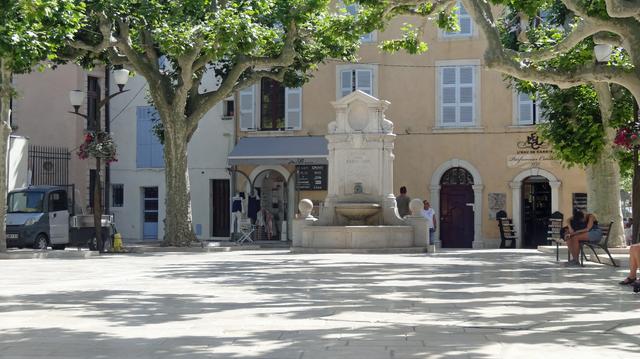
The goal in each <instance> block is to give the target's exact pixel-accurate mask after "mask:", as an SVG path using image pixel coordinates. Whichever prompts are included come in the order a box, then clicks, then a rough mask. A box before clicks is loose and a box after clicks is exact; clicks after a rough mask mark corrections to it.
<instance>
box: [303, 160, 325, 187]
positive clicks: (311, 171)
mask: <svg viewBox="0 0 640 359" xmlns="http://www.w3.org/2000/svg"><path fill="white" fill-rule="evenodd" d="M297 169H298V180H297V181H296V184H297V186H296V189H297V190H298V191H325V190H326V189H327V165H301V166H297Z"/></svg>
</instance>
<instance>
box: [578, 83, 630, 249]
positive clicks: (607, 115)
mask: <svg viewBox="0 0 640 359" xmlns="http://www.w3.org/2000/svg"><path fill="white" fill-rule="evenodd" d="M593 86H594V88H595V90H596V93H597V94H598V102H599V104H600V113H601V114H602V125H603V127H604V138H605V145H604V147H603V149H602V152H601V153H600V157H599V158H598V161H597V162H596V163H594V164H592V165H590V166H588V167H587V171H586V172H587V187H588V192H589V211H590V212H593V213H595V214H596V217H597V218H598V221H599V222H600V225H601V226H606V225H608V224H609V222H613V226H612V227H611V234H609V243H610V246H612V247H613V246H615V247H621V246H623V245H624V243H625V241H624V228H623V227H622V211H621V208H620V166H619V165H618V162H617V161H616V160H615V157H614V153H613V139H614V138H615V130H614V129H613V128H611V126H610V125H609V122H610V119H611V114H612V113H613V98H612V97H611V90H610V87H609V85H608V84H606V83H596V84H594V85H593Z"/></svg>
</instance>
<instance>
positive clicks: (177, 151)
mask: <svg viewBox="0 0 640 359" xmlns="http://www.w3.org/2000/svg"><path fill="white" fill-rule="evenodd" d="M171 116H173V117H174V118H170V119H166V118H164V119H163V124H164V131H165V132H164V163H165V183H166V202H165V203H166V218H165V220H164V221H165V225H164V245H167V246H189V245H190V244H191V243H192V242H194V241H197V238H196V235H195V233H194V232H193V226H192V222H193V220H192V217H191V190H190V186H189V167H188V161H187V159H188V156H187V149H188V141H189V135H188V129H187V125H186V123H185V122H184V116H180V115H177V114H172V115H171ZM176 117H178V118H176Z"/></svg>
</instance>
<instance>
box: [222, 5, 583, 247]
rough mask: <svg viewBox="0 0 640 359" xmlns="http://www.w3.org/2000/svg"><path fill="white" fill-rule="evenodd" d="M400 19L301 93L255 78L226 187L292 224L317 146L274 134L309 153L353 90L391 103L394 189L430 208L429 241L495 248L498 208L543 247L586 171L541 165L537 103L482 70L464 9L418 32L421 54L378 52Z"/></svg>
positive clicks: (244, 101)
mask: <svg viewBox="0 0 640 359" xmlns="http://www.w3.org/2000/svg"><path fill="white" fill-rule="evenodd" d="M409 20H410V19H398V20H396V21H395V22H394V23H393V24H391V25H390V26H389V30H388V31H386V32H376V33H373V34H370V35H368V36H367V37H366V38H365V39H363V44H362V46H361V50H360V60H359V62H358V63H353V64H351V63H342V62H338V61H329V62H328V63H327V64H324V65H322V66H321V68H320V70H319V71H318V73H317V74H316V75H315V77H314V78H313V79H312V80H311V81H310V82H309V83H308V84H306V85H304V86H303V87H302V88H301V89H285V88H283V87H282V86H280V87H278V85H277V84H273V83H272V81H271V80H263V81H262V82H261V83H260V84H258V85H256V86H254V87H252V88H249V89H246V90H244V91H242V92H240V93H239V94H238V95H237V97H236V104H235V108H236V117H237V119H238V121H237V122H238V128H237V131H236V133H237V135H238V142H237V145H236V149H235V150H234V151H233V152H232V153H231V155H230V157H229V163H230V164H231V165H232V166H234V168H235V170H236V172H235V173H236V175H235V176H234V178H235V188H236V191H239V192H246V193H247V194H250V193H251V191H252V190H253V191H254V192H260V193H261V194H265V193H267V192H268V193H269V194H268V195H267V196H266V197H271V198H264V197H265V196H262V197H260V199H257V200H254V202H255V201H257V203H259V204H260V207H261V208H264V207H266V208H267V210H268V211H270V212H273V213H272V215H273V216H274V217H278V220H279V221H280V222H282V221H283V220H286V221H289V222H290V220H291V218H293V216H295V212H296V208H297V202H298V201H299V200H300V199H302V198H309V199H311V200H313V201H314V204H315V205H321V202H322V201H323V200H324V197H325V195H326V191H325V190H323V188H324V187H322V183H321V182H322V165H323V163H326V162H323V161H322V156H326V149H325V152H324V153H323V152H322V151H320V150H318V151H316V152H317V153H315V154H316V155H317V156H314V155H313V154H309V153H305V154H303V153H302V151H301V149H300V148H284V149H280V150H278V149H277V148H278V147H279V146H280V145H278V143H282V141H285V143H286V141H293V142H291V143H292V144H293V143H294V142H295V141H294V140H287V139H284V138H283V137H288V138H298V139H300V141H304V140H303V139H304V138H307V139H308V140H306V141H309V144H308V145H307V146H305V145H302V147H307V149H309V148H313V146H314V144H312V143H311V141H313V140H312V139H317V138H323V136H324V135H325V134H326V133H327V125H328V124H329V123H330V122H331V121H333V120H334V118H335V113H334V111H333V108H332V106H331V102H332V101H336V100H337V99H339V98H341V97H342V96H344V95H346V94H348V93H350V92H352V91H354V90H361V91H363V92H365V93H368V94H370V95H372V96H374V97H377V98H380V99H384V100H387V101H390V102H391V105H390V107H389V109H388V110H387V112H386V114H387V118H388V119H390V120H391V121H393V123H394V132H395V133H396V135H397V139H396V141H395V150H394V153H395V169H394V188H395V189H396V191H398V190H399V188H400V187H401V186H406V187H407V188H408V192H409V193H408V194H409V196H410V197H412V198H421V199H427V200H429V201H430V203H431V206H432V207H433V208H434V209H435V212H436V218H437V226H436V227H437V231H436V235H435V238H436V243H437V244H438V245H440V246H442V247H450V248H456V247H457V248H496V247H498V246H499V245H500V240H499V238H500V234H499V230H498V225H497V222H496V220H495V215H496V212H497V211H499V210H504V211H506V213H507V215H508V216H509V217H512V218H513V220H514V224H515V227H516V231H517V233H518V235H519V237H520V238H519V240H518V243H517V245H518V247H534V246H536V245H538V244H543V243H546V240H545V238H546V227H545V225H546V218H547V217H548V216H549V215H551V213H552V212H555V211H560V212H562V213H564V214H565V215H570V213H571V211H572V208H573V206H574V205H577V206H582V205H584V200H585V198H584V197H585V195H584V193H586V179H585V173H584V171H583V170H581V169H579V168H571V169H569V168H566V167H564V166H563V165H562V164H561V163H560V162H558V161H555V160H553V159H552V158H551V152H550V148H549V146H548V144H546V143H544V142H543V141H541V140H540V138H539V137H537V135H536V134H535V130H536V126H535V124H536V123H539V122H540V121H543V120H544V118H543V117H544V116H543V113H542V111H541V110H540V108H539V106H538V104H537V103H536V101H535V100H531V99H530V98H529V97H528V96H526V95H520V94H518V93H516V92H514V90H513V89H512V88H510V87H509V86H507V85H508V84H507V83H506V82H505V80H504V79H503V76H502V75H501V74H500V73H497V72H494V71H490V70H487V69H486V67H485V66H484V61H483V59H482V58H483V53H484V50H485V46H486V41H485V39H484V38H483V36H481V34H479V33H478V31H477V29H476V28H475V27H474V24H473V23H472V22H471V20H470V19H469V18H468V16H467V15H466V14H465V13H464V10H462V13H461V14H460V22H461V24H460V25H461V31H460V32H458V33H451V34H448V33H444V32H442V31H440V30H438V29H436V28H429V29H427V31H425V38H424V40H425V41H426V42H427V43H428V44H429V51H428V52H426V53H424V54H422V55H408V54H405V53H396V54H389V53H384V52H381V50H379V47H378V45H379V42H380V41H382V40H386V39H392V38H398V37H399V36H400V35H401V34H400V32H399V30H397V29H399V28H400V27H401V25H402V23H403V22H406V21H409ZM278 104H279V105H278ZM253 138H263V139H262V140H260V141H259V142H260V145H259V146H257V148H254V149H253V152H252V149H251V148H250V146H246V145H244V144H246V143H249V142H250V141H252V140H251V139H253ZM253 141H257V140H253ZM303 143H304V142H303ZM243 146H244V147H243ZM285 147H287V146H285ZM289 147H292V146H289ZM243 151H244V152H243ZM278 151H280V152H278ZM265 152H267V153H269V154H270V155H269V156H266V155H265V154H264V153H265ZM240 153H241V154H242V156H239V155H238V154H240ZM296 169H298V171H296ZM300 170H301V171H302V172H303V173H304V175H303V176H300ZM309 172H311V174H309ZM265 180H266V182H265ZM296 181H298V182H300V183H296ZM309 181H311V182H314V183H309ZM274 183H275V185H274ZM310 188H313V189H314V190H308V189H310ZM256 189H259V191H256ZM278 191H279V192H278ZM276 192H278V193H276ZM274 193H275V194H276V199H277V201H279V202H277V201H276V202H277V203H276V202H274V201H273V196H272V195H273V194H274ZM254 207H255V206H254ZM276 227H277V230H278V231H279V232H280V233H281V235H280V236H276V237H275V238H282V234H284V235H286V233H287V228H286V227H287V226H286V223H285V224H282V223H280V224H278V225H276ZM281 227H284V229H283V228H281ZM283 232H284V233H283Z"/></svg>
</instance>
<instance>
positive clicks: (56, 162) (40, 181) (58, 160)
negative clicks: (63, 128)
mask: <svg viewBox="0 0 640 359" xmlns="http://www.w3.org/2000/svg"><path fill="white" fill-rule="evenodd" d="M70 159H71V152H69V149H68V148H66V147H50V146H37V145H29V170H30V171H31V181H30V183H31V184H33V185H56V186H60V185H67V184H69V160H70Z"/></svg>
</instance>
